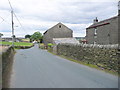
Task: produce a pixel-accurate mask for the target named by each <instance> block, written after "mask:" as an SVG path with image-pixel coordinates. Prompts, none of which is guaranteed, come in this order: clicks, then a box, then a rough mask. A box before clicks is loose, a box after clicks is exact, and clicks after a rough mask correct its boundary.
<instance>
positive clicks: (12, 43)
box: [11, 10, 15, 47]
mask: <svg viewBox="0 0 120 90" xmlns="http://www.w3.org/2000/svg"><path fill="white" fill-rule="evenodd" d="M11 19H12V46H13V47H14V37H15V36H14V22H13V10H11Z"/></svg>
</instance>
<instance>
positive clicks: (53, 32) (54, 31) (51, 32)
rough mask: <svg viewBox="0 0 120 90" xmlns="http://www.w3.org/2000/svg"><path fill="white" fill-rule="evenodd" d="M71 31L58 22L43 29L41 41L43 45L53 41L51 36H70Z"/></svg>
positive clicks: (71, 35)
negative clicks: (45, 29)
mask: <svg viewBox="0 0 120 90" xmlns="http://www.w3.org/2000/svg"><path fill="white" fill-rule="evenodd" d="M72 37H73V31H72V30H71V29H69V28H68V27H67V26H65V25H63V24H62V23H58V24H57V25H55V26H53V27H52V28H50V29H48V30H47V31H45V33H44V35H43V42H44V44H45V45H47V44H48V43H53V38H72Z"/></svg>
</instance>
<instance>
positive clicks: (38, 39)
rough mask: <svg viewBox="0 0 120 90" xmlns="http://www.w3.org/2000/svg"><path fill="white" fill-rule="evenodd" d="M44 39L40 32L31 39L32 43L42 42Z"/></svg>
mask: <svg viewBox="0 0 120 90" xmlns="http://www.w3.org/2000/svg"><path fill="white" fill-rule="evenodd" d="M41 39H42V34H41V33H40V32H35V33H34V34H33V35H32V36H31V37H30V41H37V42H40V41H41Z"/></svg>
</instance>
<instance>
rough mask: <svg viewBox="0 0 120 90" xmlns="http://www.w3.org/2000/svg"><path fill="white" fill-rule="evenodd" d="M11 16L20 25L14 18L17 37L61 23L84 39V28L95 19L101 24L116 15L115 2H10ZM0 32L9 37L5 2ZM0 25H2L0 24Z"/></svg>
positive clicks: (4, 0) (5, 0)
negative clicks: (14, 14)
mask: <svg viewBox="0 0 120 90" xmlns="http://www.w3.org/2000/svg"><path fill="white" fill-rule="evenodd" d="M10 2H11V4H12V6H13V8H14V12H15V13H16V15H17V17H18V18H19V20H20V22H21V23H22V25H23V28H22V27H21V26H20V25H19V23H18V22H17V20H16V19H15V17H14V23H15V26H18V27H15V34H16V36H18V37H21V36H24V35H26V34H32V33H34V32H35V31H40V32H42V33H43V32H44V31H45V30H47V29H49V28H50V27H52V26H54V25H56V24H57V23H58V22H62V23H63V24H65V25H66V26H68V27H69V28H71V29H72V30H73V32H74V36H79V37H81V36H85V28H86V27H88V26H89V25H90V24H91V23H92V22H93V19H94V18H95V17H98V19H100V20H104V19H107V18H110V17H112V16H115V15H117V2H118V1H117V0H99V1H98V0H84V1H83V0H10ZM0 16H1V17H2V18H4V19H5V21H4V22H2V18H0V31H1V32H2V33H3V34H4V36H5V37H6V36H10V35H11V32H10V31H11V26H10V24H11V14H10V6H9V3H8V0H1V2H0ZM1 22H2V23H1Z"/></svg>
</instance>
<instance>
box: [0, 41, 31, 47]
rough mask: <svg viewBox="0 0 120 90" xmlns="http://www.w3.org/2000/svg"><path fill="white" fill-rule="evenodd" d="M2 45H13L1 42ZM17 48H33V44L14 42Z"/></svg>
mask: <svg viewBox="0 0 120 90" xmlns="http://www.w3.org/2000/svg"><path fill="white" fill-rule="evenodd" d="M0 44H2V45H12V42H0ZM14 45H15V46H32V45H33V44H32V43H27V42H14Z"/></svg>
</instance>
